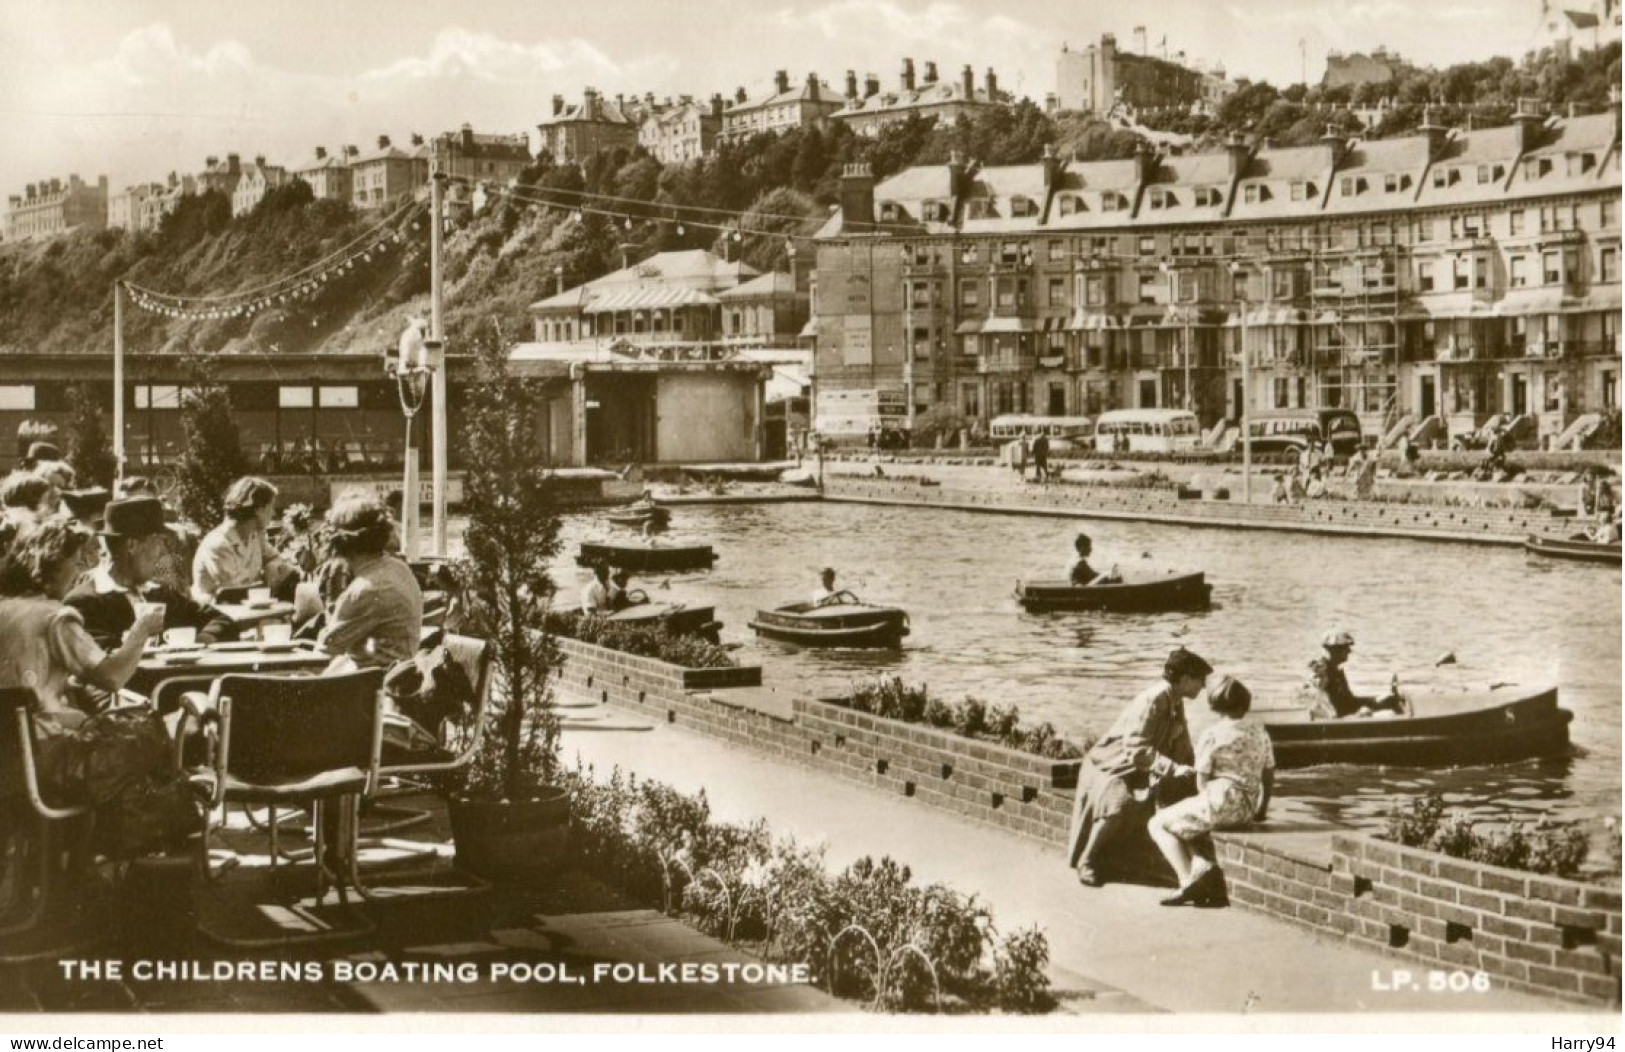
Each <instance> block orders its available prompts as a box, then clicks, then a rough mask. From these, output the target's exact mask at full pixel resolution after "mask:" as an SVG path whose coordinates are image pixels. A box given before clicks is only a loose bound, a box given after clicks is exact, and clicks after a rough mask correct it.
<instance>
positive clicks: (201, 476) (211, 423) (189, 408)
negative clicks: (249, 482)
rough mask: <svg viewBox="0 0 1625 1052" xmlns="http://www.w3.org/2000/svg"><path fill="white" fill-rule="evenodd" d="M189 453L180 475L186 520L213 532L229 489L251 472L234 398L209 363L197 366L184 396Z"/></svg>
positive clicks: (183, 421)
mask: <svg viewBox="0 0 1625 1052" xmlns="http://www.w3.org/2000/svg"><path fill="white" fill-rule="evenodd" d="M181 427H182V429H183V431H184V433H185V438H184V443H185V448H184V449H183V450H182V451H181V459H180V463H179V464H178V465H176V474H177V476H178V477H179V483H180V501H181V515H182V516H183V517H184V518H186V519H188V520H190V521H191V522H192V523H193V524H194V525H196V526H199V527H202V528H203V529H209V528H210V527H212V526H214V525H215V524H217V523H219V522H220V521H221V519H222V518H224V517H225V499H226V488H227V487H228V486H230V485H231V484H232V482H234V481H236V480H237V479H239V478H241V477H242V476H244V475H246V474H247V473H248V465H247V463H246V461H245V460H244V459H243V449H242V440H241V438H240V437H239V435H238V433H237V421H236V418H235V417H233V416H232V413H231V393H230V392H229V391H227V390H226V388H224V387H222V386H220V385H219V384H217V383H215V382H214V377H213V375H212V373H211V371H210V369H209V367H208V365H207V362H206V360H200V361H199V362H198V363H197V364H196V365H194V366H193V371H192V376H191V378H190V381H189V382H188V384H187V387H186V391H185V393H184V394H183V395H182V396H181Z"/></svg>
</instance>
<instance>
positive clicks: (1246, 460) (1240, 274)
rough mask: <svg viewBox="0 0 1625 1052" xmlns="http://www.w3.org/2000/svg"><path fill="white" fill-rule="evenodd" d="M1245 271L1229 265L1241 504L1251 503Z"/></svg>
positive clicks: (1251, 438) (1249, 393)
mask: <svg viewBox="0 0 1625 1052" xmlns="http://www.w3.org/2000/svg"><path fill="white" fill-rule="evenodd" d="M1245 275H1246V269H1245V268H1244V267H1243V266H1242V265H1241V261H1240V260H1236V261H1233V262H1232V263H1231V264H1230V277H1231V281H1232V283H1233V284H1234V286H1235V293H1236V307H1237V310H1236V317H1237V319H1238V320H1239V321H1240V322H1241V328H1240V338H1241V502H1242V503H1243V504H1252V502H1253V431H1252V426H1251V421H1250V419H1249V413H1248V409H1247V407H1248V404H1249V403H1250V402H1251V401H1252V372H1251V370H1250V368H1249V367H1248V364H1247V298H1246V297H1245V296H1243V295H1242V292H1243V291H1244V288H1243V286H1242V279H1243V278H1244V277H1245Z"/></svg>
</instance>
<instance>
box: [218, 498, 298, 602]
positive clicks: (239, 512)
mask: <svg viewBox="0 0 1625 1052" xmlns="http://www.w3.org/2000/svg"><path fill="white" fill-rule="evenodd" d="M276 497H277V489H276V487H275V486H273V485H271V484H270V483H269V482H267V481H265V480H264V479H260V478H241V479H238V480H237V481H236V482H233V483H232V484H231V488H230V489H228V490H226V521H224V522H222V523H221V524H220V525H219V526H216V527H215V528H214V529H212V530H210V531H209V533H208V534H207V535H206V536H205V537H204V538H203V540H202V541H201V542H200V543H199V544H198V547H197V555H195V556H194V557H193V559H192V598H193V599H196V600H197V601H198V602H200V603H207V602H212V601H214V599H215V596H217V595H218V594H219V593H220V590H221V589H223V588H250V587H257V586H260V585H266V586H269V587H270V588H272V589H273V590H274V589H276V588H277V587H278V586H279V585H281V584H282V583H283V582H285V581H288V580H290V579H296V578H297V577H298V575H299V571H298V568H297V567H295V566H294V565H293V564H292V563H290V562H288V560H286V559H284V558H283V557H282V556H281V555H280V554H278V552H277V550H276V549H275V548H273V547H272V546H271V542H270V540H269V539H268V538H267V537H266V531H267V530H268V529H270V526H271V523H272V522H273V521H275V519H276Z"/></svg>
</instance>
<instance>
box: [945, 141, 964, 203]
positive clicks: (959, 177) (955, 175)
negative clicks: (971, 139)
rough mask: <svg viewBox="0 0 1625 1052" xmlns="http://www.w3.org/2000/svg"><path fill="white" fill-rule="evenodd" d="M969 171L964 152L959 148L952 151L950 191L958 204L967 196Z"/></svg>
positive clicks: (949, 155)
mask: <svg viewBox="0 0 1625 1052" xmlns="http://www.w3.org/2000/svg"><path fill="white" fill-rule="evenodd" d="M967 171H968V169H967V168H966V166H965V156H964V154H962V153H960V152H959V151H958V150H952V151H950V152H949V154H948V192H949V193H950V194H952V195H953V197H954V203H955V205H956V206H957V205H958V203H959V202H960V201H961V200H962V199H963V198H964V196H965V189H966V187H965V175H966V172H967Z"/></svg>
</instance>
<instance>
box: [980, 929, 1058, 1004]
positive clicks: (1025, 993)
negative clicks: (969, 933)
mask: <svg viewBox="0 0 1625 1052" xmlns="http://www.w3.org/2000/svg"><path fill="white" fill-rule="evenodd" d="M1047 967H1049V940H1048V939H1045V938H1044V934H1043V932H1041V931H1039V930H1038V929H1037V928H1023V929H1022V930H1020V931H1017V932H1012V933H1011V934H1009V935H1007V936H1005V938H1004V939H1003V941H1001V942H1000V943H999V948H998V951H997V952H996V953H995V954H994V957H993V990H994V993H995V994H996V995H997V997H998V1005H999V1007H1000V1008H1002V1009H1004V1010H1005V1011H1006V1012H1020V1013H1022V1014H1027V1015H1030V1014H1033V1013H1035V1012H1047V1011H1049V1010H1050V1009H1051V1008H1053V1007H1054V1005H1055V999H1054V998H1052V997H1051V996H1050V994H1049V976H1048V975H1047V974H1045V972H1044V969H1045V968H1047Z"/></svg>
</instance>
